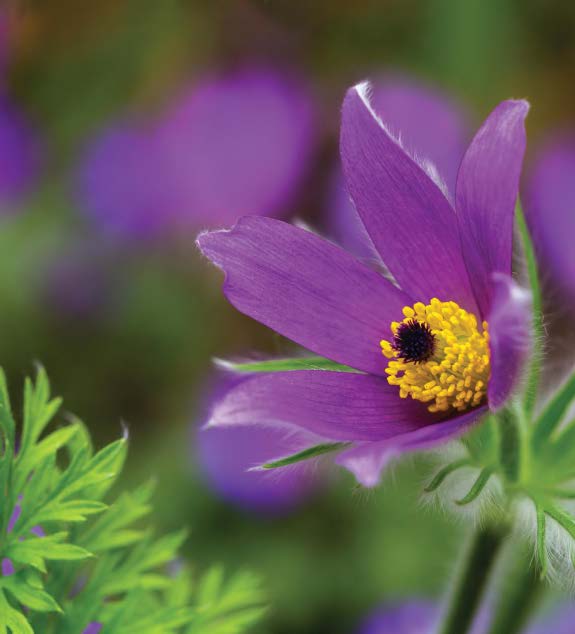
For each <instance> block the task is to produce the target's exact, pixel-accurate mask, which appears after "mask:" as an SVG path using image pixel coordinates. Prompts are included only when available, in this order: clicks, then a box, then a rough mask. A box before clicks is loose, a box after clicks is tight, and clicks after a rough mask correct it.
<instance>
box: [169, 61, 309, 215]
mask: <svg viewBox="0 0 575 634" xmlns="http://www.w3.org/2000/svg"><path fill="white" fill-rule="evenodd" d="M313 123H314V112H313V105H312V100H311V97H310V95H309V93H308V92H307V90H306V88H305V87H304V86H303V85H302V83H301V82H300V81H299V80H297V79H295V78H293V77H291V76H287V75H284V74H282V73H281V72H279V71H278V70H275V69H272V68H257V67H256V68H244V69H241V70H237V71H235V72H232V73H229V74H225V75H220V76H212V77H207V78H205V79H204V80H203V81H201V82H199V83H198V84H197V85H196V86H194V87H192V89H190V90H188V91H186V92H184V94H183V95H181V97H180V98H179V100H178V101H177V102H176V104H175V105H174V107H173V109H172V110H171V112H169V113H168V115H167V117H166V121H165V124H164V125H163V127H162V129H161V131H160V135H161V137H162V142H163V143H164V144H165V152H166V157H167V160H168V164H169V169H170V174H171V176H172V178H173V179H174V181H173V185H172V186H173V188H174V189H175V190H176V191H177V192H178V193H179V195H180V196H181V200H180V204H181V213H182V214H183V215H185V216H187V217H188V218H189V219H190V220H191V221H192V222H193V224H194V225H195V226H197V225H198V221H199V222H200V223H203V224H207V225H209V226H216V225H221V224H227V223H230V222H234V221H235V220H236V219H237V218H239V217H240V216H243V215H245V214H254V215H263V216H280V215H285V214H286V213H288V212H290V211H292V210H291V209H290V205H291V203H292V202H293V200H294V195H295V194H296V192H297V190H298V188H299V186H300V185H301V183H302V180H303V177H304V176H305V174H306V172H307V170H308V167H309V160H310V158H311V154H312V150H313V137H314V133H313Z"/></svg>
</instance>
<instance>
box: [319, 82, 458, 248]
mask: <svg viewBox="0 0 575 634" xmlns="http://www.w3.org/2000/svg"><path fill="white" fill-rule="evenodd" d="M371 103H372V106H373V109H374V111H375V112H376V113H377V114H378V115H379V116H380V117H382V118H383V119H384V120H385V123H386V125H387V127H388V129H389V130H391V131H392V132H393V133H395V134H396V136H399V137H400V138H401V142H402V144H403V146H404V147H405V148H407V149H408V151H410V153H411V154H412V155H414V156H416V157H425V158H427V159H429V160H431V161H432V162H433V164H434V165H435V166H436V167H437V170H438V172H439V174H441V176H442V178H443V181H444V182H445V184H446V186H447V190H448V191H449V195H450V199H453V198H454V197H455V184H456V179H457V170H458V168H459V164H460V163H461V159H462V158H463V154H464V152H465V147H466V142H467V140H468V125H467V121H466V118H465V116H464V113H463V111H462V110H461V109H460V108H459V107H458V106H457V105H456V104H455V103H452V102H451V101H450V100H449V99H448V97H447V96H446V95H443V94H442V93H440V92H438V91H436V90H435V89H433V88H431V87H428V86H426V85H425V84H423V83H420V82H417V81H414V80H411V79H408V78H406V77H394V76H387V77H384V78H382V79H381V80H379V81H377V82H376V83H375V85H374V89H373V94H372V100H371ZM328 210H329V214H328V216H327V218H326V224H327V226H328V227H329V229H330V233H332V235H333V236H334V238H335V239H336V240H337V242H338V243H339V244H340V245H341V246H343V247H344V248H345V249H347V250H348V251H351V252H352V253H354V254H355V255H358V256H360V257H363V258H370V259H373V258H377V257H378V256H377V252H376V251H375V249H374V247H373V244H372V243H371V240H370V239H369V236H368V235H367V232H366V230H365V227H364V226H363V223H362V222H361V220H360V218H359V216H358V215H357V213H356V211H355V209H354V208H353V205H352V203H351V201H350V198H349V194H348V193H347V190H346V187H345V181H344V179H343V175H342V174H341V172H340V171H339V170H338V172H337V174H336V175H335V176H334V179H333V182H332V186H331V191H330V197H329V201H328Z"/></svg>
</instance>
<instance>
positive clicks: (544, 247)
mask: <svg viewBox="0 0 575 634" xmlns="http://www.w3.org/2000/svg"><path fill="white" fill-rule="evenodd" d="M574 174H575V134H573V132H571V133H569V134H562V135H557V136H554V137H553V138H551V139H550V140H549V141H548V142H547V143H546V145H545V146H544V147H543V149H542V150H541V151H540V152H539V154H538V156H537V161H536V163H535V165H534V166H533V169H532V171H531V173H530V178H529V181H528V188H527V196H526V199H525V203H526V211H527V219H528V221H529V225H530V229H531V231H532V234H533V240H534V242H535V245H536V247H537V250H538V253H539V255H540V256H541V260H542V264H543V265H544V267H545V270H546V272H547V271H549V272H550V273H551V275H552V277H553V280H554V281H555V282H556V283H557V284H558V285H559V286H560V287H561V289H562V290H563V291H564V292H565V293H567V295H568V297H569V298H570V299H571V301H572V302H573V304H575V249H574V248H573V236H574V235H575V178H573V175H574Z"/></svg>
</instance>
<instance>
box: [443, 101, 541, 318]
mask: <svg viewBox="0 0 575 634" xmlns="http://www.w3.org/2000/svg"><path fill="white" fill-rule="evenodd" d="M528 111H529V104H528V103H527V102H526V101H504V102H502V103H500V104H499V105H498V106H497V108H495V110H493V112H492V113H491V114H490V115H489V117H487V119H486V121H485V123H484V124H483V125H482V126H481V128H480V129H479V131H478V132H477V134H476V135H475V138H474V139H473V141H472V142H471V145H470V146H469V148H468V149H467V152H466V153H465V157H464V158H463V162H462V163H461V168H460V170H459V175H458V177H457V192H456V209H457V217H458V219H459V226H460V233H461V243H462V248H463V255H464V257H465V262H466V264H467V269H468V271H469V275H470V277H471V282H472V284H473V290H474V292H475V296H476V298H477V302H478V304H479V308H480V310H481V316H482V317H483V318H485V316H486V315H487V313H488V312H489V309H490V307H491V301H492V294H493V289H492V275H493V273H495V272H498V273H504V274H506V275H510V274H511V247H512V239H513V216H514V212H515V202H516V200H517V195H518V192H519V176H520V173H521V165H522V163H523V155H524V154H525V145H526V137H525V117H526V116H527V112H528Z"/></svg>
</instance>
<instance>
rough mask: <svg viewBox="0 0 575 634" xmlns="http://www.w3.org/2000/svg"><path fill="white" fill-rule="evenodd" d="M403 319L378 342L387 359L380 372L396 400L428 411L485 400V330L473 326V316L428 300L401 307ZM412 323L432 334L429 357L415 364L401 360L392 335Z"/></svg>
mask: <svg viewBox="0 0 575 634" xmlns="http://www.w3.org/2000/svg"><path fill="white" fill-rule="evenodd" d="M402 312H403V315H404V319H403V320H402V321H401V322H392V324H391V336H390V338H389V340H388V339H384V340H382V341H381V350H382V352H383V354H384V355H385V356H386V357H387V358H388V359H389V361H388V364H387V368H386V370H385V372H386V374H387V375H388V376H387V381H388V383H389V384H390V385H397V386H398V388H399V395H400V396H401V398H407V397H410V398H413V399H415V400H418V401H422V402H423V403H428V409H429V411H430V412H447V411H449V410H457V411H464V410H467V409H469V408H470V407H476V406H477V405H479V404H480V403H481V402H482V401H484V400H485V397H486V394H487V385H488V382H489V373H490V367H489V330H488V325H487V322H485V321H484V322H483V323H482V324H481V326H482V328H481V330H480V329H479V328H478V321H477V319H476V317H475V315H473V314H471V313H468V312H467V311H466V310H464V309H462V308H461V307H460V306H459V305H458V304H456V303H455V302H441V301H440V300H439V299H437V298H433V299H432V300H431V301H430V302H429V304H427V305H426V304H423V303H422V302H417V303H416V304H414V305H413V306H405V307H404V308H403V311H402ZM414 321H415V322H418V323H420V324H422V325H423V326H425V327H426V328H428V329H429V331H430V332H431V334H432V335H433V353H432V354H431V356H429V357H427V358H425V359H424V360H422V361H421V362H417V361H413V360H412V361H407V360H405V359H404V358H402V354H401V350H400V348H399V347H398V345H397V339H394V338H396V337H397V334H398V333H399V332H401V327H402V326H403V325H404V324H409V323H411V324H413V322H414Z"/></svg>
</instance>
